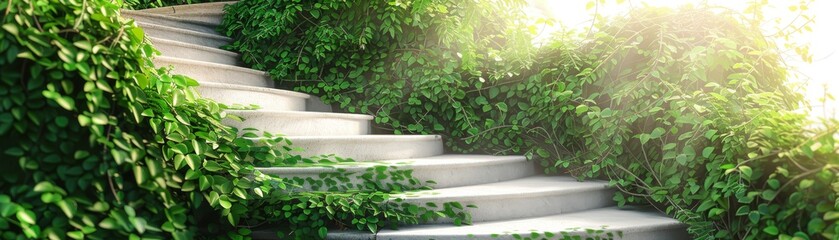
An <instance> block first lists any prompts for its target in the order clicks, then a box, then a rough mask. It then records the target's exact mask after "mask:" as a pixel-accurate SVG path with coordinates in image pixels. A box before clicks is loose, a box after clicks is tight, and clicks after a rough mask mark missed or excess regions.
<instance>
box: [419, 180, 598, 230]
mask: <svg viewBox="0 0 839 240" xmlns="http://www.w3.org/2000/svg"><path fill="white" fill-rule="evenodd" d="M613 195H614V190H610V189H606V188H603V189H600V190H588V191H584V192H571V193H569V192H557V193H553V194H552V195H539V196H528V195H519V196H513V197H510V198H493V199H491V198H472V199H465V198H444V199H424V198H419V199H411V198H408V199H405V201H406V202H411V203H415V204H418V205H420V206H424V205H425V204H426V203H427V202H433V203H436V204H437V205H438V206H441V207H442V204H443V203H445V202H460V203H461V204H463V206H466V205H469V204H472V205H475V206H477V207H478V208H466V211H468V212H469V213H470V214H471V215H472V221H473V222H486V221H498V220H509V219H517V218H530V217H540V216H548V215H555V214H560V213H570V212H579V211H585V210H590V209H596V208H602V207H608V206H613V205H615V202H614V201H612V196H613ZM451 222H452V219H448V218H441V219H438V220H436V221H434V222H433V223H451Z"/></svg>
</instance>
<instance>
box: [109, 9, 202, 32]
mask: <svg viewBox="0 0 839 240" xmlns="http://www.w3.org/2000/svg"><path fill="white" fill-rule="evenodd" d="M120 15H122V16H123V17H126V18H131V19H134V20H135V21H138V22H145V23H151V24H156V25H162V26H167V27H173V28H181V29H188V30H192V31H196V32H203V33H210V34H216V33H217V32H216V28H217V27H218V25H213V24H207V23H205V22H201V21H194V20H190V19H185V18H178V17H173V16H168V15H161V14H155V13H148V12H143V11H136V10H121V11H120Z"/></svg>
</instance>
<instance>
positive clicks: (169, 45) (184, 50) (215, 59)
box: [151, 39, 242, 66]
mask: <svg viewBox="0 0 839 240" xmlns="http://www.w3.org/2000/svg"><path fill="white" fill-rule="evenodd" d="M151 42H152V44H154V47H155V48H157V50H158V51H160V52H161V53H162V55H163V56H167V57H176V58H184V59H193V60H197V61H203V62H211V63H218V64H226V65H233V66H241V65H242V64H241V63H240V62H239V55H238V54H235V53H231V52H225V51H221V50H217V49H205V48H203V47H199V46H198V45H193V46H186V45H184V44H178V43H176V42H172V41H168V40H161V39H151Z"/></svg>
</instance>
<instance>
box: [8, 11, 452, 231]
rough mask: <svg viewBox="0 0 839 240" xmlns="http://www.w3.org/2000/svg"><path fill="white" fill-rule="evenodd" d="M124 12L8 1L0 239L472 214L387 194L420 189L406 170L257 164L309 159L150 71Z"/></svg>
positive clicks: (371, 222)
mask: <svg viewBox="0 0 839 240" xmlns="http://www.w3.org/2000/svg"><path fill="white" fill-rule="evenodd" d="M119 10H120V6H118V5H115V4H114V3H111V2H110V1H101V0H88V1H72V0H56V1H50V2H45V1H33V0H15V1H3V2H0V11H2V12H0V13H2V15H0V18H2V30H0V53H2V54H0V55H2V57H0V159H2V160H0V164H2V167H0V176H2V180H0V238H3V239H15V238H50V239H65V238H73V239H83V238H89V239H126V238H128V239H139V238H166V239H169V238H172V239H192V238H198V237H220V238H234V239H240V238H244V237H248V236H249V235H250V234H251V232H252V230H251V229H252V228H254V227H257V226H270V225H271V224H277V225H279V226H280V227H278V228H269V229H270V230H280V231H281V232H280V234H281V235H280V237H287V238H316V237H321V238H322V237H324V236H325V234H326V230H327V227H331V226H343V227H346V228H356V229H369V230H372V231H375V230H376V229H378V228H381V227H385V226H393V225H395V224H397V223H403V222H404V223H415V222H419V221H422V220H423V219H432V218H437V217H441V216H442V217H451V218H456V219H461V220H464V219H468V216H466V215H465V214H463V213H461V211H460V210H462V207H460V209H453V208H452V207H448V208H442V209H440V210H439V211H438V210H432V209H427V208H425V207H418V206H415V205H411V204H405V203H400V202H398V201H392V200H391V197H390V195H389V194H388V193H389V192H390V191H391V190H410V189H413V188H416V187H417V185H418V184H417V182H416V179H414V178H413V177H411V176H410V172H399V171H395V170H393V171H391V170H387V169H386V170H385V171H380V170H379V169H381V168H378V167H371V168H370V170H369V172H373V173H376V174H378V175H381V174H384V175H385V179H387V178H389V177H390V178H394V179H395V181H394V183H392V184H388V185H377V184H360V185H359V186H354V187H353V186H348V187H334V188H330V189H329V190H338V191H343V192H308V193H300V192H299V191H300V190H299V189H297V187H298V186H297V185H299V184H297V180H295V181H294V182H292V181H289V180H284V179H280V178H276V177H271V176H267V175H263V174H261V173H260V172H258V171H255V170H254V169H255V167H254V166H282V165H294V164H299V163H308V164H312V163H315V160H312V159H302V158H300V156H291V155H289V154H288V149H289V145H290V143H289V142H288V141H287V140H286V139H283V138H281V137H276V136H271V135H270V134H262V135H258V134H257V133H256V132H253V131H246V132H245V133H244V134H242V135H241V136H240V134H241V133H240V132H238V131H237V130H236V129H232V128H229V127H226V126H224V125H222V124H221V119H223V118H225V117H226V116H225V113H224V112H223V110H224V109H225V108H226V106H223V105H220V104H217V103H215V102H213V101H210V100H207V99H202V98H200V96H198V94H197V93H196V92H195V90H194V89H193V87H194V86H197V85H198V83H197V82H196V81H195V80H192V79H190V78H188V77H185V76H177V75H170V74H169V73H168V71H167V69H157V68H155V67H154V66H153V64H152V62H151V58H152V57H153V56H154V55H156V54H158V53H157V51H156V50H155V49H154V48H153V47H152V46H151V45H150V44H149V43H148V42H147V41H146V40H145V35H144V33H143V30H142V29H140V28H138V27H136V26H134V25H133V24H132V23H131V22H130V21H128V20H126V19H123V18H121V17H120V16H119ZM329 159H333V160H329ZM329 159H321V160H318V162H319V163H320V164H329V163H331V162H334V161H335V160H334V158H329ZM378 175H372V174H361V176H354V175H350V174H339V175H338V176H334V178H340V179H349V178H358V179H361V181H362V182H365V183H370V182H373V179H380V178H378V177H379V176H378ZM371 176H372V177H371ZM373 177H376V178H373ZM305 181H326V180H321V179H317V180H314V179H306V180H305ZM332 182H337V181H336V180H334V179H333V180H332ZM350 189H354V190H353V191H348V190H350ZM451 204H452V203H448V204H447V205H446V206H459V205H457V204H454V205H451Z"/></svg>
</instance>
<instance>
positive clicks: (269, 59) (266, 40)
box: [224, 0, 839, 239]
mask: <svg viewBox="0 0 839 240" xmlns="http://www.w3.org/2000/svg"><path fill="white" fill-rule="evenodd" d="M519 7H520V5H519V4H518V3H517V2H515V1H512V2H507V1H501V2H498V1H469V2H467V3H464V2H462V1H447V0H427V1H372V2H350V1H335V0H318V1H297V0H270V1H256V0H243V1H240V2H239V3H238V4H235V5H232V6H230V7H228V9H227V11H228V14H227V15H226V18H225V21H224V22H225V26H224V27H225V30H226V33H227V34H228V35H231V36H232V37H234V38H235V39H236V42H235V43H233V44H232V46H230V48H231V49H233V50H235V51H238V52H242V53H243V60H244V62H245V63H247V64H250V65H251V66H253V67H254V68H257V69H261V70H265V71H268V72H269V73H270V74H271V75H272V76H273V77H274V78H275V80H277V81H278V82H279V83H281V84H283V85H285V86H287V87H291V88H294V89H295V90H298V91H304V92H308V93H312V94H317V95H321V96H322V98H323V99H324V100H326V101H328V102H332V103H334V104H336V105H338V106H340V107H341V108H343V109H345V110H346V111H349V112H362V113H367V114H371V115H374V116H376V123H377V124H378V125H377V127H378V128H379V129H381V130H383V131H389V132H393V133H397V134H400V133H412V134H413V133H416V134H441V135H444V136H445V137H446V140H447V145H448V146H449V147H450V148H451V149H452V150H453V151H458V152H474V151H483V152H489V153H501V154H525V155H527V156H529V157H531V158H533V159H536V160H538V161H539V162H540V164H541V165H542V166H543V167H544V168H545V172H546V173H556V172H568V173H571V174H573V175H576V176H579V177H581V178H592V177H603V178H608V179H610V181H611V183H612V184H613V185H614V186H616V187H618V188H619V189H620V190H622V191H620V192H619V193H618V194H616V195H615V198H614V199H615V200H616V201H617V202H618V203H619V204H636V203H651V204H653V205H655V206H658V207H660V209H661V210H662V211H664V212H667V213H669V214H671V215H673V216H675V217H677V218H679V219H680V220H682V221H683V222H686V223H688V224H690V231H691V233H693V234H694V235H695V236H696V237H697V238H702V239H713V238H722V239H726V238H728V239H735V238H737V239H739V238H745V239H766V238H782V239H789V238H793V237H799V238H802V239H819V238H835V237H836V235H835V234H836V233H837V228H839V225H837V224H836V220H837V218H839V202H837V198H836V193H837V192H839V188H837V186H839V181H837V175H836V174H837V170H839V169H837V167H836V166H837V165H836V164H838V163H839V147H837V143H836V140H837V139H839V137H837V123H836V122H835V121H828V122H825V123H824V124H823V126H822V125H816V124H814V123H812V122H810V121H809V120H807V118H806V115H805V114H802V113H800V112H797V111H796V109H797V108H798V106H799V105H800V104H801V103H802V97H801V94H800V93H798V92H797V88H795V86H793V85H791V84H790V83H789V82H788V81H787V76H788V73H787V71H786V68H785V65H784V63H783V61H782V60H781V59H780V57H779V56H778V54H779V53H778V52H779V50H778V49H777V46H776V45H775V42H774V41H772V40H770V39H766V38H765V37H764V35H763V34H762V33H761V32H760V31H759V30H758V29H757V27H756V26H757V25H759V24H756V22H755V21H761V18H757V19H751V18H748V17H747V16H745V15H741V14H737V13H733V12H726V11H720V10H714V8H713V7H709V6H701V7H695V8H685V9H681V10H678V11H675V10H671V9H657V8H644V9H639V10H636V11H633V12H632V13H630V14H628V15H626V16H623V17H620V18H616V19H610V20H607V21H602V22H601V21H598V22H596V24H595V25H593V26H592V29H591V31H590V32H588V33H586V34H584V35H582V37H576V35H575V34H572V33H560V34H558V35H557V36H556V37H555V38H554V39H553V40H552V41H550V42H549V43H548V44H547V45H546V46H545V47H541V48H535V47H533V45H532V44H531V38H532V36H533V35H532V32H531V31H530V30H529V29H533V28H532V27H527V26H523V25H522V23H521V22H519V21H516V19H519V18H520V17H521V14H520V13H519V12H518V11H517V9H520V8H519ZM759 7H760V6H758V5H756V6H753V8H751V11H753V12H754V14H753V15H754V16H762V15H761V14H759V11H760V10H759ZM814 126H815V127H814Z"/></svg>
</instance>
